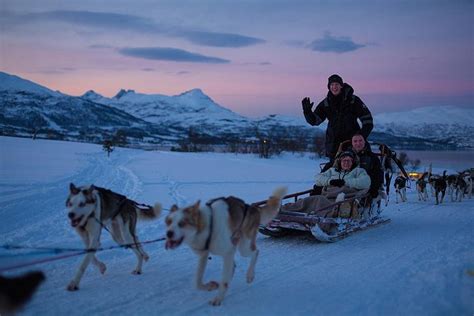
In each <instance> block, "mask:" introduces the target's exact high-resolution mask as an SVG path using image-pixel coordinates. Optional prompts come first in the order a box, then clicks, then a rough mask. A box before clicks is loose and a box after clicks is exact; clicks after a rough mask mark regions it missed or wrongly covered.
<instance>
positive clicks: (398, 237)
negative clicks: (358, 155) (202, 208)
mask: <svg viewBox="0 0 474 316" xmlns="http://www.w3.org/2000/svg"><path fill="white" fill-rule="evenodd" d="M317 170H319V161H317V160H313V159H310V157H309V156H298V155H295V156H293V155H283V156H280V157H275V158H272V159H267V160H266V159H259V158H258V157H255V156H252V155H234V154H216V153H173V152H145V151H138V150H129V149H116V150H115V151H114V152H112V154H111V156H110V158H107V156H106V154H105V153H104V152H103V151H102V148H101V146H97V145H91V144H80V143H72V142H59V141H46V140H35V141H33V140H30V139H20V138H7V137H0V218H1V221H0V244H15V245H17V244H20V245H29V246H43V247H45V246H47V247H82V243H81V242H80V239H79V237H78V236H77V235H76V234H75V232H74V231H73V230H72V229H71V227H70V225H69V222H68V220H67V216H66V212H65V207H64V202H65V199H66V197H67V194H68V185H69V183H70V182H74V183H76V184H90V183H94V184H96V185H98V186H103V187H107V188H110V189H112V190H115V191H118V192H120V193H123V194H126V195H127V196H129V197H130V198H133V199H136V200H137V201H140V202H143V203H148V204H152V203H155V202H157V201H159V202H160V203H162V204H163V206H164V208H165V209H167V208H169V207H170V206H171V205H172V204H173V203H177V204H180V205H183V204H187V203H192V202H195V200H197V199H200V200H201V201H206V200H207V199H210V198H214V197H219V196H226V195H236V196H238V197H241V198H244V199H245V200H246V201H248V202H254V201H259V200H262V199H265V198H266V197H267V196H268V195H269V194H270V193H271V192H272V190H273V189H274V188H275V187H277V186H281V185H286V186H288V189H289V192H297V191H300V190H305V189H308V188H310V187H311V186H312V183H313V177H314V175H315V173H316V172H317ZM412 186H413V187H414V185H412ZM394 200H395V199H394V197H393V196H392V201H394ZM165 213H166V211H165ZM384 214H385V215H386V216H388V217H390V218H391V219H392V221H391V222H390V223H388V224H385V225H382V226H379V227H377V228H372V229H369V230H366V231H363V232H359V233H356V234H354V235H352V236H350V237H349V238H346V239H344V240H342V241H340V242H337V243H334V244H322V243H317V242H315V241H314V240H313V239H312V238H311V237H305V236H291V237H288V238H282V239H273V238H269V237H266V236H262V235H259V236H258V241H257V244H258V246H259V248H260V256H259V262H258V263H257V271H256V279H255V281H254V283H252V284H250V285H248V284H247V283H246V281H245V271H246V268H247V265H248V260H247V259H246V258H241V257H239V256H237V257H236V258H237V269H236V272H235V275H234V279H233V281H232V283H231V285H230V289H229V291H228V294H227V296H226V298H225V300H224V303H223V305H222V306H220V307H212V306H210V305H208V303H207V302H208V300H210V299H211V298H212V297H213V295H214V294H213V293H209V292H200V291H198V290H196V289H195V288H194V286H193V278H194V275H195V269H196V264H197V258H196V256H195V255H194V254H193V253H192V251H191V250H190V249H189V248H187V246H185V245H183V246H181V247H180V248H178V249H176V250H173V251H165V249H164V244H163V242H160V243H154V244H148V245H146V246H145V249H146V250H147V252H148V253H149V254H150V256H151V259H150V261H148V262H147V263H145V265H144V274H143V275H141V276H135V275H132V274H131V273H130V272H131V271H132V270H133V268H134V266H135V260H136V259H135V256H134V255H133V254H132V252H131V251H130V250H123V249H117V250H110V251H104V252H100V253H99V254H98V257H99V258H100V259H102V260H103V261H104V262H105V263H106V264H107V268H108V270H107V272H106V274H105V275H101V274H100V273H99V272H98V271H97V269H95V267H93V266H90V267H89V269H88V270H87V271H86V273H85V275H84V278H83V279H82V282H81V285H80V290H79V291H78V292H68V291H66V290H65V287H66V285H67V284H68V282H69V281H70V279H71V278H72V277H73V275H74V273H75V272H76V269H77V267H78V265H79V263H80V260H81V257H72V258H68V259H65V260H59V261H55V262H50V263H47V264H40V265H37V266H33V267H29V268H24V269H19V270H15V271H11V272H8V275H16V274H20V273H22V272H24V271H27V270H32V269H41V270H43V271H44V272H45V273H46V276H47V281H46V282H45V283H44V284H43V285H42V286H41V287H40V289H39V291H38V293H37V294H36V295H35V296H34V298H33V300H32V301H31V302H30V303H29V304H28V305H27V307H26V308H25V309H24V311H23V313H22V314H24V315H66V314H67V315H70V316H72V315H87V314H95V315H97V314H100V315H112V314H120V315H148V314H151V315H353V314H359V315H473V313H474V276H472V275H470V273H469V271H472V270H474V199H471V200H468V199H467V200H464V201H463V202H461V203H453V202H450V201H449V198H448V199H447V200H446V203H443V204H442V205H440V206H435V205H434V202H433V198H431V200H430V201H429V202H418V201H417V198H416V193H415V192H414V190H410V191H409V193H408V202H407V203H404V204H395V203H394V202H391V204H390V205H389V206H388V207H387V208H386V210H385V212H384ZM163 218H164V216H162V217H161V218H160V219H159V220H156V221H153V222H147V223H143V222H141V223H139V226H138V235H139V237H140V238H141V240H142V241H145V240H151V239H155V238H158V237H162V236H163V235H164V221H163ZM102 241H103V242H102V245H103V246H111V245H113V242H112V241H111V238H110V236H108V233H107V232H105V231H104V232H103V234H102ZM20 253H21V254H23V255H19V256H18V255H13V256H12V254H18V253H17V252H13V253H12V252H10V251H5V250H0V268H2V267H6V266H9V265H12V264H19V263H22V262H27V261H30V260H36V259H39V258H43V257H44V256H54V254H53V255H52V254H42V255H26V253H25V252H20ZM221 263H222V262H221V260H220V258H219V257H212V260H210V261H209V263H208V269H207V271H206V275H205V278H206V279H219V278H220V274H221Z"/></svg>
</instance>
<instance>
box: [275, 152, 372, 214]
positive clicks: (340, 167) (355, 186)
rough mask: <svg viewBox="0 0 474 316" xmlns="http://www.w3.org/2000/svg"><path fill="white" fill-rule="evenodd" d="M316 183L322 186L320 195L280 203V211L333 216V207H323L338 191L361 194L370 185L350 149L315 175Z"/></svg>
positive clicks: (349, 195)
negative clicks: (283, 203) (329, 166)
mask: <svg viewBox="0 0 474 316" xmlns="http://www.w3.org/2000/svg"><path fill="white" fill-rule="evenodd" d="M316 185H317V186H321V187H323V190H322V195H312V196H309V197H306V198H304V199H300V200H298V201H296V202H295V203H288V204H285V205H282V207H281V210H282V211H295V212H305V213H311V212H314V214H316V215H319V216H323V217H332V216H334V215H335V214H334V210H333V209H331V208H330V209H324V208H325V207H326V206H329V205H331V204H333V203H334V201H335V199H336V197H337V196H338V195H339V194H340V193H344V195H345V197H353V196H362V195H364V194H366V193H367V191H368V189H369V187H370V177H369V176H368V175H367V172H365V170H364V169H362V168H359V167H357V157H356V155H355V154H354V152H352V151H345V152H342V153H341V154H339V155H338V156H337V158H336V161H335V162H334V166H333V167H332V168H330V169H328V170H326V171H325V172H322V173H320V174H319V175H317V176H316Z"/></svg>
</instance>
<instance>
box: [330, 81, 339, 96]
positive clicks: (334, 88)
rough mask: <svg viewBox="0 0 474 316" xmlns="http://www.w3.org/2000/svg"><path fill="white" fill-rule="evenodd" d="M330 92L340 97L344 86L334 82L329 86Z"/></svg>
mask: <svg viewBox="0 0 474 316" xmlns="http://www.w3.org/2000/svg"><path fill="white" fill-rule="evenodd" d="M329 90H330V91H331V93H332V94H334V95H338V94H339V93H341V90H342V86H341V84H340V83H339V82H332V83H331V84H330V85H329Z"/></svg>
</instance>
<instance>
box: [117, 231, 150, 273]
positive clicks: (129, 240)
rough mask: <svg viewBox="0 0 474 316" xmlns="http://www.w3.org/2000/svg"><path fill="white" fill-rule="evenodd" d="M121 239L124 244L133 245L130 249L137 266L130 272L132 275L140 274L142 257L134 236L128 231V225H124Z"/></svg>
mask: <svg viewBox="0 0 474 316" xmlns="http://www.w3.org/2000/svg"><path fill="white" fill-rule="evenodd" d="M123 228H124V229H123V238H124V239H125V243H126V244H133V246H131V247H130V248H131V249H132V251H133V252H134V253H135V256H137V260H138V262H137V266H136V268H135V270H133V271H132V274H142V265H143V259H144V256H143V254H142V253H141V252H140V245H139V244H138V240H137V239H136V237H135V235H134V234H132V232H131V231H130V229H131V228H130V226H129V223H125V224H124V227H123ZM147 260H148V255H147Z"/></svg>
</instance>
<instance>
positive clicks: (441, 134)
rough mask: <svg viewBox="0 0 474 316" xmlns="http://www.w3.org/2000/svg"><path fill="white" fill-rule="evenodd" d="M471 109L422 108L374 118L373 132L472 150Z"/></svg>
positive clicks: (473, 113) (472, 111)
mask: <svg viewBox="0 0 474 316" xmlns="http://www.w3.org/2000/svg"><path fill="white" fill-rule="evenodd" d="M473 118H474V109H470V108H460V107H454V106H444V107H423V108H417V109H413V110H410V111H404V112H392V113H382V114H378V115H375V117H374V124H375V129H374V130H375V131H377V132H381V133H387V134H390V135H394V136H398V137H416V138H420V139H426V140H429V141H434V142H439V143H445V144H446V145H447V146H448V147H449V146H458V147H471V148H473V147H474V142H473V139H472V135H474V119H473Z"/></svg>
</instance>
